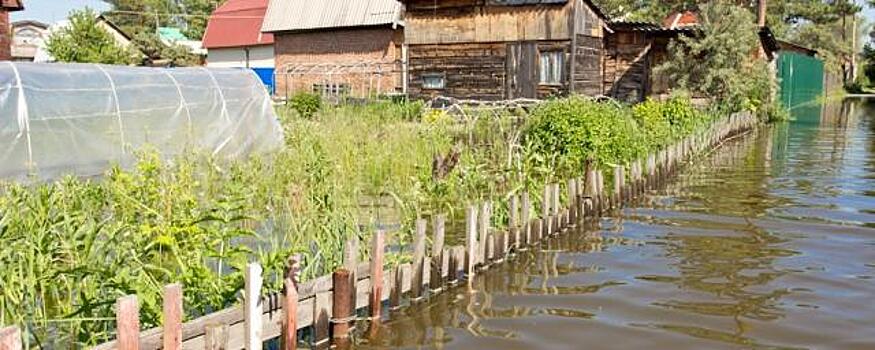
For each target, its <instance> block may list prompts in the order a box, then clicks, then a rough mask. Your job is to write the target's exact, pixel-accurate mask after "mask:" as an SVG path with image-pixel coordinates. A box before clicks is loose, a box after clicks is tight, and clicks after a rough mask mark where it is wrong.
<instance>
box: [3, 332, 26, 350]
mask: <svg viewBox="0 0 875 350" xmlns="http://www.w3.org/2000/svg"><path fill="white" fill-rule="evenodd" d="M21 349H22V346H21V330H20V329H18V327H15V326H9V327H5V328H0V350H21Z"/></svg>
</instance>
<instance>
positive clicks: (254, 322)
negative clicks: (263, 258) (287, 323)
mask: <svg viewBox="0 0 875 350" xmlns="http://www.w3.org/2000/svg"><path fill="white" fill-rule="evenodd" d="M261 274H262V269H261V265H259V264H258V263H250V264H249V265H246V272H245V275H244V278H245V283H244V284H245V286H244V287H245V289H244V291H243V304H244V305H245V306H244V309H245V311H246V313H245V314H244V321H243V322H244V324H245V327H246V333H245V346H246V350H261V345H262V339H263V338H262V337H261V336H262V327H261V326H262V323H261V315H262V314H263V313H264V312H263V310H262V305H263V304H262V302H261V286H262V284H263V282H264V281H263V277H262V275H261Z"/></svg>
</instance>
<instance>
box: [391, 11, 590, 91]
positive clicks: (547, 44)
mask: <svg viewBox="0 0 875 350" xmlns="http://www.w3.org/2000/svg"><path fill="white" fill-rule="evenodd" d="M509 3H514V1H506V0H448V1H435V0H408V1H405V4H406V14H405V25H406V27H405V44H406V45H407V46H408V55H409V56H408V59H409V83H408V84H409V93H410V95H411V96H413V97H416V98H429V97H434V96H438V95H441V96H449V97H455V98H462V99H484V100H497V99H513V98H546V97H549V96H554V95H565V94H568V92H569V91H570V90H571V87H572V85H574V91H575V92H581V93H587V94H591V95H597V94H600V93H601V92H602V88H601V81H602V79H601V71H602V70H601V62H602V58H601V55H602V54H603V50H602V44H601V41H602V39H601V38H602V36H603V35H604V34H603V28H604V23H605V22H604V20H603V16H600V13H598V12H596V10H593V9H592V8H591V7H590V4H589V2H588V1H584V0H570V1H558V0H544V1H542V3H541V4H532V2H531V1H530V2H527V4H526V5H515V6H509V5H508V4H509ZM575 30H576V31H577V36H576V37H577V39H578V40H574V39H573V38H574V37H575V35H574V31H575ZM575 42H577V48H578V49H577V50H572V46H573V43H575ZM572 53H574V57H572ZM572 62H574V67H572ZM559 67H561V68H559ZM553 68H555V69H553ZM548 71H549V72H550V74H547V73H545V72H548ZM546 76H549V79H547V78H545V77H546ZM556 77H559V78H558V79H557V78H556ZM572 77H574V82H573V83H572Z"/></svg>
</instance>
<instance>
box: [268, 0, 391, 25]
mask: <svg viewBox="0 0 875 350" xmlns="http://www.w3.org/2000/svg"><path fill="white" fill-rule="evenodd" d="M395 23H401V3H399V2H398V1H396V0H270V6H269V7H268V9H267V15H266V16H265V20H264V25H263V26H262V31H264V32H283V31H302V30H316V29H326V28H345V27H363V26H377V25H388V24H395Z"/></svg>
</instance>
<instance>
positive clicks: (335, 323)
mask: <svg viewBox="0 0 875 350" xmlns="http://www.w3.org/2000/svg"><path fill="white" fill-rule="evenodd" d="M352 278H353V274H352V273H351V272H350V271H349V270H347V269H345V268H343V269H339V270H337V271H334V275H333V276H332V282H333V284H334V294H333V296H334V298H333V300H332V312H331V314H332V317H331V338H332V339H334V341H335V342H337V343H340V344H345V343H348V341H349V331H350V322H352V316H353V314H354V312H355V305H354V304H355V295H354V294H353V290H352V286H353V284H354V282H353V280H352Z"/></svg>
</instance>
